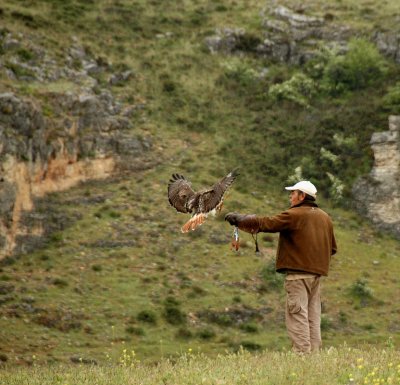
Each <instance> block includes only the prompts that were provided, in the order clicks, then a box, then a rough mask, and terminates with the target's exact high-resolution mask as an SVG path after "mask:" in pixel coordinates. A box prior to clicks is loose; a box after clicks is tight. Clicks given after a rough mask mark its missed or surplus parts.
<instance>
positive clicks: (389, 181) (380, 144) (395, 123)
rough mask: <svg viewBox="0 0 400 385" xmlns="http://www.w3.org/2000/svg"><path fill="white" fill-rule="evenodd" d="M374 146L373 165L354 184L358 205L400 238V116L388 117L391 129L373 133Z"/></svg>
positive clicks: (378, 224)
mask: <svg viewBox="0 0 400 385" xmlns="http://www.w3.org/2000/svg"><path fill="white" fill-rule="evenodd" d="M371 147H372V150H373V152H374V167H373V168H372V170H371V172H370V174H369V175H368V176H366V177H362V178H360V179H359V180H358V181H357V182H356V184H355V185H354V188H353V194H354V199H355V204H356V208H357V209H358V210H359V211H360V212H361V213H362V214H364V215H365V216H366V217H367V218H369V219H370V220H371V221H372V222H373V223H374V224H375V225H376V226H377V227H379V228H381V229H384V230H388V231H390V232H392V233H393V234H394V235H395V236H396V237H397V238H399V239H400V116H390V117H389V131H383V132H376V133H374V134H373V135H372V138H371Z"/></svg>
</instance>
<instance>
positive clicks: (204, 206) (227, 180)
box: [199, 169, 239, 213]
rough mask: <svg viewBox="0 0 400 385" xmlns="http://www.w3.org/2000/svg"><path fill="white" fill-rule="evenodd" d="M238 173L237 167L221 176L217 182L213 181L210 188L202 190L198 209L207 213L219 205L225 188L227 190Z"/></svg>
mask: <svg viewBox="0 0 400 385" xmlns="http://www.w3.org/2000/svg"><path fill="white" fill-rule="evenodd" d="M238 175H239V173H238V171H237V169H235V170H233V171H231V172H230V173H229V174H228V175H227V176H225V177H224V178H222V179H221V180H220V181H219V182H217V183H215V185H214V186H213V187H212V188H211V189H209V190H207V191H205V192H203V193H202V196H201V197H200V200H199V201H200V207H199V209H200V210H199V211H200V212H202V213H208V212H210V211H212V210H214V209H215V208H217V207H218V206H220V205H221V204H222V200H223V197H224V194H225V192H226V190H228V188H229V187H230V186H231V184H232V183H233V182H234V180H235V179H236V177H237V176H238Z"/></svg>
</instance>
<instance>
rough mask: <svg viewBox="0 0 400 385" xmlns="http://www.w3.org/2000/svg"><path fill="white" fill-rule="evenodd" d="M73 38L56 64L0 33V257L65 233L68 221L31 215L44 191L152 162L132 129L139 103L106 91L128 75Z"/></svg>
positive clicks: (29, 40) (25, 39)
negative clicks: (2, 83)
mask: <svg viewBox="0 0 400 385" xmlns="http://www.w3.org/2000/svg"><path fill="white" fill-rule="evenodd" d="M72 40H73V41H72V44H71V45H70V46H67V47H64V53H65V56H64V57H61V58H59V57H56V56H55V55H54V53H53V52H51V51H49V50H46V49H45V48H43V47H42V46H41V44H40V40H39V38H38V37H37V36H31V35H27V34H22V33H18V34H17V33H12V32H7V31H1V32H0V50H1V51H2V55H0V76H2V77H3V78H7V79H9V81H8V83H7V84H9V86H8V89H7V90H4V91H2V92H1V93H0V259H2V258H4V257H5V256H9V255H12V254H13V253H23V252H27V251H29V250H30V249H32V248H33V247H34V246H35V245H37V244H39V243H40V240H41V239H42V238H43V239H44V238H45V237H46V236H47V235H50V233H51V231H54V230H61V229H62V228H63V226H64V224H65V223H66V221H67V219H66V218H61V217H60V218H58V219H57V218H56V216H55V215H54V212H53V213H51V212H50V211H51V210H50V208H49V210H47V213H46V214H47V216H46V215H44V214H43V211H46V210H42V209H41V213H39V214H38V213H36V212H35V209H36V208H37V207H38V206H40V205H42V202H41V201H40V200H42V201H44V200H46V199H45V197H46V195H47V194H48V193H51V192H56V191H61V190H66V189H68V188H70V187H72V186H74V185H76V184H77V183H79V182H84V181H89V180H95V179H103V178H107V177H109V176H114V175H116V174H118V173H119V172H120V171H135V170H137V169H143V168H146V167H149V166H151V164H154V162H155V161H156V160H155V159H156V156H152V155H151V153H152V149H153V145H152V141H153V140H152V138H151V137H150V136H149V135H147V134H143V133H141V132H138V131H137V129H136V128H135V126H134V123H133V122H134V119H133V117H138V116H141V115H140V114H141V113H142V110H144V108H145V105H144V103H143V101H142V100H141V101H140V102H138V103H135V104H131V103H128V102H127V101H121V100H119V99H118V96H116V95H115V94H114V93H113V90H112V88H111V86H115V85H118V84H121V83H124V82H127V81H129V80H130V79H131V78H132V77H133V76H134V73H133V70H131V69H128V68H123V69H122V71H121V68H118V71H115V68H113V66H112V65H111V64H110V63H108V62H107V61H106V60H104V59H102V58H94V57H93V56H92V55H91V54H90V53H89V52H87V50H85V48H83V47H82V46H81V45H80V44H79V41H78V40H77V39H76V38H73V39H72ZM107 79H108V80H107ZM14 85H19V86H14ZM42 206H43V205H42ZM42 208H43V207H42ZM56 221H59V223H55V222H56Z"/></svg>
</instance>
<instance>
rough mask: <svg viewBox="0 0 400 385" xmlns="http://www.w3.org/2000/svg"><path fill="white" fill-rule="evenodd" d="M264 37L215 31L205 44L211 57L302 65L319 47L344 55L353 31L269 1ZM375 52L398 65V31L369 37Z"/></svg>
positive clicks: (328, 16) (316, 13)
mask: <svg viewBox="0 0 400 385" xmlns="http://www.w3.org/2000/svg"><path fill="white" fill-rule="evenodd" d="M261 18H262V27H263V33H262V34H259V35H252V34H250V33H248V32H247V31H245V30H244V29H243V28H240V27H237V28H232V27H231V28H223V27H221V28H218V29H217V30H216V33H215V35H213V36H209V37H207V38H206V40H205V44H206V46H207V48H208V49H209V50H210V52H211V53H216V52H219V53H223V54H238V53H242V52H249V51H250V52H251V53H253V54H257V55H259V56H262V57H265V58H268V59H272V60H275V61H278V62H283V63H289V64H294V65H299V64H300V65H301V64H303V63H306V62H307V61H309V60H310V59H312V58H314V57H315V56H316V54H317V53H318V52H319V51H320V49H321V47H325V48H326V47H328V48H333V47H334V48H335V50H337V51H338V52H343V53H344V52H346V50H347V46H348V41H349V40H350V38H352V37H354V36H357V33H356V31H354V30H352V28H351V27H349V26H348V25H345V24H344V23H343V22H341V20H340V19H337V18H336V17H335V16H334V15H333V14H332V13H329V12H325V13H324V12H321V9H316V8H315V9H313V8H312V7H311V6H306V5H304V4H303V5H300V4H299V5H298V6H297V7H296V9H291V8H288V7H286V6H283V5H282V4H280V3H279V1H271V2H269V3H268V5H267V6H266V7H265V8H264V10H263V12H262V14H261ZM370 40H371V41H373V42H374V43H375V44H376V46H377V48H378V50H379V51H380V52H381V53H382V54H383V55H385V56H387V57H390V58H392V59H393V60H394V61H396V62H397V63H400V30H397V31H390V32H381V31H374V32H373V33H372V35H371V36H370Z"/></svg>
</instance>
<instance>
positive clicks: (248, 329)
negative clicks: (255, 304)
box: [240, 323, 258, 333]
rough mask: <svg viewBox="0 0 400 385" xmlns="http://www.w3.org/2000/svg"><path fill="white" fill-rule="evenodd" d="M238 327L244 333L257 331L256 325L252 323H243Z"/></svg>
mask: <svg viewBox="0 0 400 385" xmlns="http://www.w3.org/2000/svg"><path fill="white" fill-rule="evenodd" d="M240 329H241V330H243V331H245V332H246V333H258V326H257V325H256V324H254V323H244V324H242V325H240Z"/></svg>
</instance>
